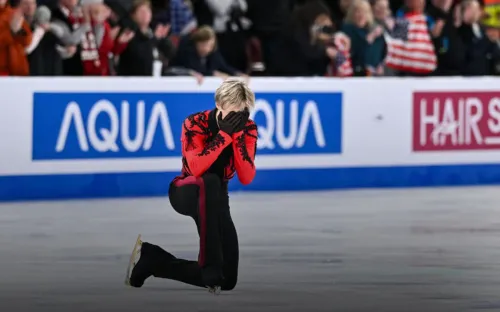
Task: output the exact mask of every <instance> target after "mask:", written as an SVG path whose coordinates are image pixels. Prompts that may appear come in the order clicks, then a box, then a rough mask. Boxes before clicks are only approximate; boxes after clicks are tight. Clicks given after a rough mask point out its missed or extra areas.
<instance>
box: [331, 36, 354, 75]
mask: <svg viewBox="0 0 500 312" xmlns="http://www.w3.org/2000/svg"><path fill="white" fill-rule="evenodd" d="M348 40H349V38H347V36H345V35H344V34H343V33H337V35H336V36H335V38H334V40H333V44H334V46H335V49H337V55H336V56H335V60H333V62H332V64H331V65H330V66H328V70H327V76H329V77H332V76H334V77H350V76H352V74H353V70H352V63H351V53H350V51H349V44H348Z"/></svg>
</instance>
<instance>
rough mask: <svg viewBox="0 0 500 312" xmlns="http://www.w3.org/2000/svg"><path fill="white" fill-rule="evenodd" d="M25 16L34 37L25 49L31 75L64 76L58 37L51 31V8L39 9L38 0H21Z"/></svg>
mask: <svg viewBox="0 0 500 312" xmlns="http://www.w3.org/2000/svg"><path fill="white" fill-rule="evenodd" d="M20 6H21V8H22V10H23V14H24V18H25V19H26V21H27V22H28V23H29V24H30V28H31V30H32V33H33V39H32V41H31V43H30V45H29V46H28V47H27V48H26V49H25V50H26V54H27V55H28V63H29V65H30V75H31V76H62V74H63V63H62V58H61V56H60V55H59V51H58V50H57V48H56V46H57V45H58V44H59V40H58V39H57V37H56V36H55V35H54V34H53V33H52V32H51V31H50V27H51V26H50V23H49V22H50V10H49V9H48V8H47V7H45V6H40V7H39V8H38V9H37V4H36V0H21V2H20Z"/></svg>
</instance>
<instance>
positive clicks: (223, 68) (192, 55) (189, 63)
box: [171, 36, 238, 76]
mask: <svg viewBox="0 0 500 312" xmlns="http://www.w3.org/2000/svg"><path fill="white" fill-rule="evenodd" d="M171 65H172V66H178V67H184V68H188V69H191V70H194V71H196V72H198V73H200V74H202V75H204V76H213V74H214V71H220V72H223V73H225V74H229V75H232V76H233V75H236V74H238V73H237V70H236V69H234V68H232V67H231V66H229V65H228V64H227V63H226V62H225V61H224V58H223V57H222V55H221V54H220V52H219V51H217V50H215V51H214V52H212V53H211V54H209V55H208V56H207V57H206V58H204V59H203V58H201V57H200V56H199V55H198V52H197V51H196V46H195V43H194V42H193V41H192V40H191V38H190V36H184V37H182V38H181V40H180V42H179V47H178V50H177V55H176V56H175V58H174V59H173V61H172V63H171Z"/></svg>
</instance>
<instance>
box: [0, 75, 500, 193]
mask: <svg viewBox="0 0 500 312" xmlns="http://www.w3.org/2000/svg"><path fill="white" fill-rule="evenodd" d="M0 84H1V87H2V90H3V93H2V95H3V97H2V99H3V102H4V103H3V105H2V106H0V127H1V128H2V134H3V135H2V136H1V138H0V146H1V147H2V154H1V155H2V156H1V162H0V200H3V201H8V200H31V199H32V200H37V199H73V198H103V197H137V196H164V195H166V194H167V192H168V188H169V183H170V181H171V180H172V178H173V177H174V176H175V175H177V174H178V173H179V170H180V167H181V161H180V157H179V155H180V139H179V137H180V131H181V124H182V121H183V120H184V118H185V117H186V116H187V115H189V114H190V113H193V112H196V111H202V110H206V109H211V108H212V107H213V105H214V103H213V92H214V90H215V88H216V87H217V86H218V85H219V84H220V80H219V79H207V80H206V81H205V82H204V83H203V85H201V86H199V85H196V83H195V82H194V81H193V80H192V79H189V78H165V79H149V78H113V79H106V78H80V79H79V78H52V79H47V78H4V79H2V80H0ZM250 85H251V87H252V89H253V90H254V91H255V92H256V98H257V101H256V110H255V112H254V113H253V114H252V116H251V117H252V118H253V119H254V120H255V122H256V124H257V125H258V130H259V143H258V150H257V160H256V166H257V168H258V170H257V175H256V177H255V180H254V182H253V183H252V184H251V185H248V186H242V185H241V184H239V183H238V182H237V178H235V179H234V180H235V181H232V182H231V184H230V189H231V190H249V191H301V190H325V189H346V188H380V187H420V186H428V187H435V186H451V185H484V184H498V183H499V182H500V91H496V90H498V89H499V88H498V86H499V85H500V79H496V78H429V79H393V78H387V79H324V78H314V79H313V78H311V79H306V78H295V79H284V78H254V79H252V80H251V83H250Z"/></svg>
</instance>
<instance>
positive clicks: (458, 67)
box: [426, 4, 466, 76]
mask: <svg viewBox="0 0 500 312" xmlns="http://www.w3.org/2000/svg"><path fill="white" fill-rule="evenodd" d="M426 13H427V15H428V16H429V17H431V18H432V19H433V20H435V21H437V20H440V19H441V20H444V21H445V25H444V27H443V30H442V32H441V35H440V36H439V37H437V38H433V40H432V41H433V43H434V49H435V51H436V56H437V59H438V67H437V69H436V72H435V75H438V76H458V75H461V73H462V72H463V68H464V66H465V50H466V46H465V44H464V42H463V40H462V37H461V36H460V34H459V31H458V29H457V28H456V27H455V25H454V20H453V8H452V9H450V11H449V13H445V12H443V11H442V10H440V9H439V8H436V7H435V6H433V5H432V4H430V5H428V7H427V11H426Z"/></svg>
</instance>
